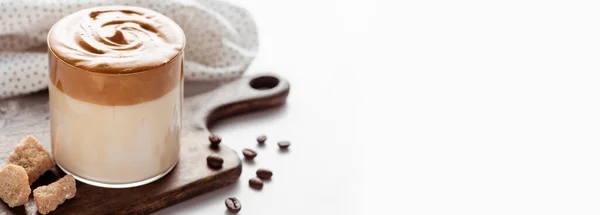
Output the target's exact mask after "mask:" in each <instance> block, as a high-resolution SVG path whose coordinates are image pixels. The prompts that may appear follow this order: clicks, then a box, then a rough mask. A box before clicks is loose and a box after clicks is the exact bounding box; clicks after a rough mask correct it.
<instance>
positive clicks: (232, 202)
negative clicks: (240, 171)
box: [225, 197, 242, 213]
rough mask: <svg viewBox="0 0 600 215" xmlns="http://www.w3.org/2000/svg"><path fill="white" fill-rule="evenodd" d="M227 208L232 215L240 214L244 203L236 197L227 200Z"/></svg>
mask: <svg viewBox="0 0 600 215" xmlns="http://www.w3.org/2000/svg"><path fill="white" fill-rule="evenodd" d="M225 206H226V207H227V210H229V212H231V213H238V212H240V210H242V203H241V202H240V200H238V199H237V198H235V197H229V198H227V199H225Z"/></svg>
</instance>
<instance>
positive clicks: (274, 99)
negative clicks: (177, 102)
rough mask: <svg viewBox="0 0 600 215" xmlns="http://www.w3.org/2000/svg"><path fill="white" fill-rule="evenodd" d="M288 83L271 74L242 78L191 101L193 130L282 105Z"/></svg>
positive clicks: (288, 89) (288, 86) (287, 92)
mask: <svg viewBox="0 0 600 215" xmlns="http://www.w3.org/2000/svg"><path fill="white" fill-rule="evenodd" d="M289 92H290V83H289V82H288V81H287V80H285V79H283V78H282V77H280V76H278V75H276V74H272V73H264V74H256V75H250V76H243V77H241V78H239V79H237V80H234V81H232V82H229V83H226V84H224V85H222V86H219V87H217V88H216V89H214V90H213V91H211V92H209V93H206V94H205V95H204V96H202V95H200V96H198V97H197V98H194V99H192V100H191V102H193V103H194V104H193V105H192V107H194V109H195V110H194V111H193V112H194V113H195V116H194V117H195V120H193V121H192V123H193V125H192V126H193V127H194V128H195V129H208V127H209V126H211V125H212V124H214V122H216V121H218V120H219V119H223V118H226V117H230V116H234V115H238V114H242V113H247V112H251V111H256V110H260V109H267V108H271V107H274V106H279V105H282V104H283V103H285V101H286V98H287V96H288V94H289Z"/></svg>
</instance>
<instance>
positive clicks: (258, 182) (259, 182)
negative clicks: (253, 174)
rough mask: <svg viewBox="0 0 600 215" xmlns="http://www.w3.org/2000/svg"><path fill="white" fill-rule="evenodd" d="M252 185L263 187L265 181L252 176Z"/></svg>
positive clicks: (256, 187) (255, 187) (253, 186)
mask: <svg viewBox="0 0 600 215" xmlns="http://www.w3.org/2000/svg"><path fill="white" fill-rule="evenodd" d="M249 184H250V187H252V188H254V189H262V187H263V181H262V180H260V178H252V179H250V181H249Z"/></svg>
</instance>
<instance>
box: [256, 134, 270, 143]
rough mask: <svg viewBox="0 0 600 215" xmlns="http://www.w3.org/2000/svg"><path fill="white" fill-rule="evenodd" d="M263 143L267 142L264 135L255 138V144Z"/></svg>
mask: <svg viewBox="0 0 600 215" xmlns="http://www.w3.org/2000/svg"><path fill="white" fill-rule="evenodd" d="M265 141H267V136H265V135H264V134H263V135H260V136H258V137H257V138H256V142H258V143H259V144H264V143H265Z"/></svg>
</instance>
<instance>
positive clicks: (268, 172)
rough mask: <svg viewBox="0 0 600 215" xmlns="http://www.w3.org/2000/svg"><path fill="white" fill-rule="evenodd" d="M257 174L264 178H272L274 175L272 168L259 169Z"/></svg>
mask: <svg viewBox="0 0 600 215" xmlns="http://www.w3.org/2000/svg"><path fill="white" fill-rule="evenodd" d="M256 176H258V177H259V178H260V179H263V180H265V179H271V177H272V176H273V172H271V170H268V169H258V170H256Z"/></svg>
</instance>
